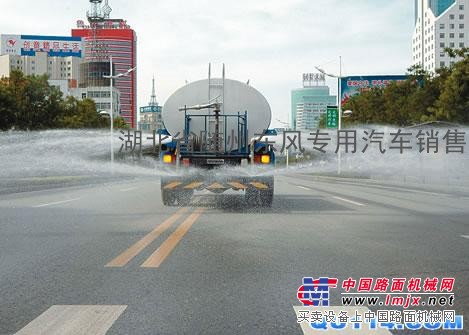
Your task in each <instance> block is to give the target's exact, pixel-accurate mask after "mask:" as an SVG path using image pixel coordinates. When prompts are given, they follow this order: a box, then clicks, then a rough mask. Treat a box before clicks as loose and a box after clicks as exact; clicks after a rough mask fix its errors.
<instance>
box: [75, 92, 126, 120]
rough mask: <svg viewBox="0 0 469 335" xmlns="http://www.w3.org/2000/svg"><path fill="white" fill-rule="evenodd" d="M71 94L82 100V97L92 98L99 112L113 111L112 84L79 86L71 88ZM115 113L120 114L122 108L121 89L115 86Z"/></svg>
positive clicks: (115, 114) (113, 94)
mask: <svg viewBox="0 0 469 335" xmlns="http://www.w3.org/2000/svg"><path fill="white" fill-rule="evenodd" d="M69 94H70V95H72V96H73V97H75V98H76V99H79V100H82V99H91V100H93V101H94V102H95V104H96V110H97V111H98V112H101V111H106V112H108V113H110V111H111V101H110V98H109V97H110V96H111V90H110V86H109V85H107V86H93V87H79V88H73V89H71V90H70V93H69ZM112 96H113V101H112V103H113V105H112V109H113V115H114V117H115V116H118V115H119V110H120V106H119V104H120V94H119V90H118V89H117V88H115V87H114V88H113V93H112Z"/></svg>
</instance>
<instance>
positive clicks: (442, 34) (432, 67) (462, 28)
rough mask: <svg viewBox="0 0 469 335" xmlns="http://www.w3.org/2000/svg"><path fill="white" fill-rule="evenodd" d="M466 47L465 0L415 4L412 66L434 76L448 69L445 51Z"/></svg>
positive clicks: (468, 9)
mask: <svg viewBox="0 0 469 335" xmlns="http://www.w3.org/2000/svg"><path fill="white" fill-rule="evenodd" d="M467 46H469V0H415V29H414V34H413V36H412V64H413V65H421V66H422V67H423V68H424V69H425V70H427V71H430V72H435V71H436V70H437V69H439V68H441V67H445V66H446V67H448V66H451V65H452V63H454V62H455V61H457V60H458V59H452V58H450V57H449V56H448V54H447V53H446V52H445V48H452V49H460V48H463V47H467Z"/></svg>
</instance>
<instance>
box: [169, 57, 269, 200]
mask: <svg viewBox="0 0 469 335" xmlns="http://www.w3.org/2000/svg"><path fill="white" fill-rule="evenodd" d="M162 118H163V122H164V126H165V130H164V131H163V135H166V137H169V140H167V141H166V142H162V144H161V147H160V161H161V163H162V164H163V165H164V166H165V167H168V168H169V169H170V170H174V174H170V175H169V176H164V177H162V179H161V194H162V200H163V204H164V205H166V206H174V205H179V206H185V205H188V204H189V203H190V200H191V197H192V196H193V194H194V192H196V191H204V190H207V191H209V192H211V193H214V194H221V193H224V192H226V191H229V190H233V191H238V192H244V196H245V200H246V204H247V206H262V207H270V206H271V205H272V201H273V196H274V177H273V173H269V171H270V170H273V168H274V165H275V153H274V148H273V146H272V145H271V144H269V141H268V136H275V135H277V134H276V132H275V131H274V130H269V126H270V121H271V109H270V106H269V103H268V102H267V100H266V99H265V97H264V96H263V95H262V94H261V93H260V92H259V91H257V90H256V89H255V88H253V87H252V86H250V85H249V83H244V82H240V81H236V80H232V79H227V78H225V67H224V66H223V76H222V78H211V75H210V66H209V76H208V79H203V80H199V81H195V82H191V83H188V84H186V85H185V86H183V87H182V88H180V89H178V90H177V91H176V92H175V93H173V94H172V95H171V96H170V97H169V98H168V100H167V101H166V103H165V104H164V106H163V111H162ZM219 171H223V173H219ZM227 171H230V172H229V173H228V172H227Z"/></svg>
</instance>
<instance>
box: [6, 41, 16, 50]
mask: <svg viewBox="0 0 469 335" xmlns="http://www.w3.org/2000/svg"><path fill="white" fill-rule="evenodd" d="M15 44H16V40H12V39H10V40H7V46H8V47H10V48H13V47H14V46H15Z"/></svg>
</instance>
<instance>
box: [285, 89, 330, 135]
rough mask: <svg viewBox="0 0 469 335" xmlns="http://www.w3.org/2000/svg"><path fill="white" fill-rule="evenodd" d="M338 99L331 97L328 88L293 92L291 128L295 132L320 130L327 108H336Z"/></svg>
mask: <svg viewBox="0 0 469 335" xmlns="http://www.w3.org/2000/svg"><path fill="white" fill-rule="evenodd" d="M336 104H337V97H336V96H335V95H330V90H329V87H327V86H311V87H303V88H299V89H295V90H293V91H292V92H291V127H292V128H293V129H295V130H310V129H317V128H319V122H320V121H321V117H322V116H323V115H324V114H326V112H327V106H331V105H332V106H335V105H336Z"/></svg>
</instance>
